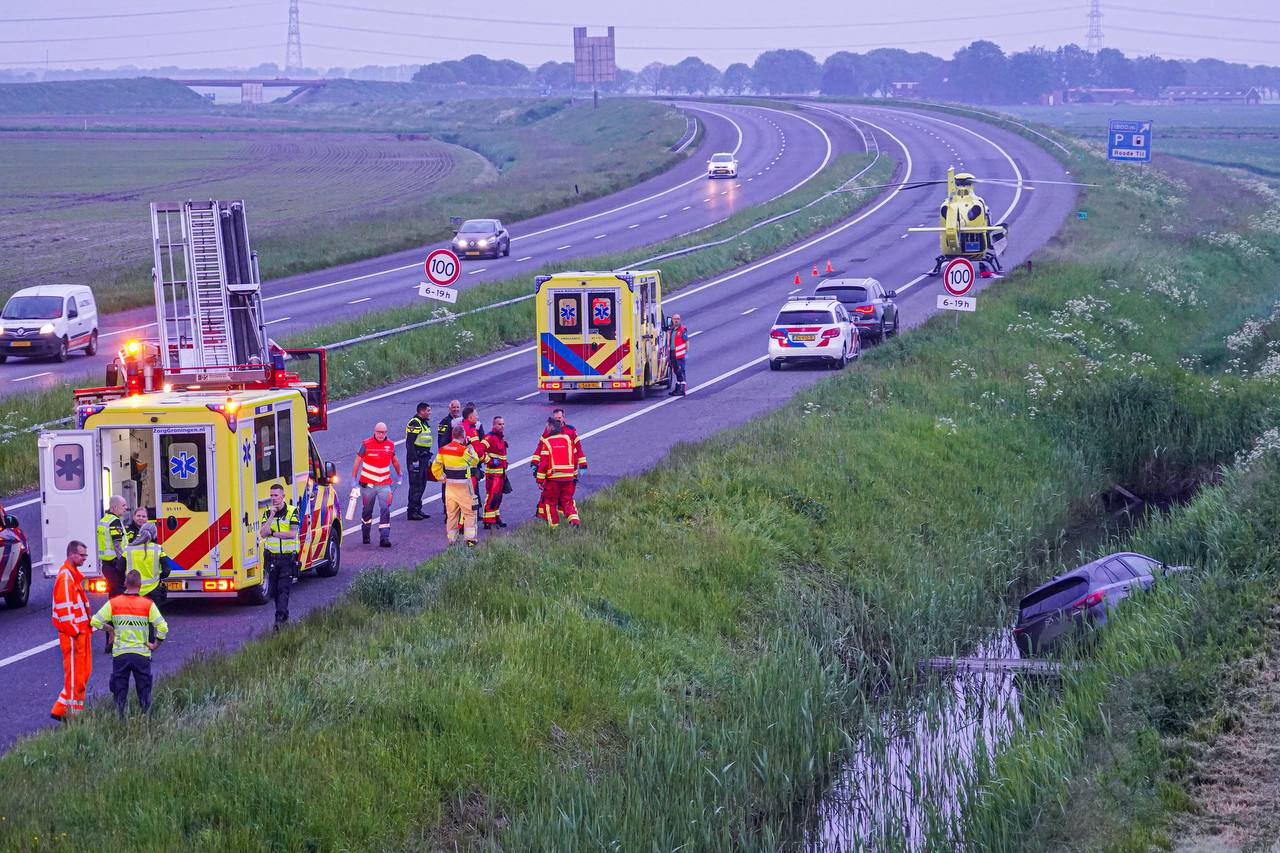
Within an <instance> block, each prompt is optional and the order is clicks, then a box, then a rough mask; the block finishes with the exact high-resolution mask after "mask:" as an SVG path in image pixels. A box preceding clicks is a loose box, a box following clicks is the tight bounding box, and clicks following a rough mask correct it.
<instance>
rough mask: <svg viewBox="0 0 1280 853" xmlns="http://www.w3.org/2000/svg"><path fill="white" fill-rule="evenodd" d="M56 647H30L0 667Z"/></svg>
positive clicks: (43, 645) (47, 644)
mask: <svg viewBox="0 0 1280 853" xmlns="http://www.w3.org/2000/svg"><path fill="white" fill-rule="evenodd" d="M15 506H16V504H15ZM57 645H58V641H57V640H50V641H49V642H47V643H41V644H40V645H38V646H32V647H31V648H29V649H27V650H26V651H25V652H18V653H17V654H16V655H9V656H8V657H7V658H4V659H3V660H0V667H5V666H8V665H9V664H11V663H17V662H18V661H20V660H26V659H27V658H29V657H31V656H32V655H38V654H40V653H41V652H43V651H45V650H46V649H52V648H55V647H57Z"/></svg>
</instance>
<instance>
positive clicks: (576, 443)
mask: <svg viewBox="0 0 1280 853" xmlns="http://www.w3.org/2000/svg"><path fill="white" fill-rule="evenodd" d="M552 421H555V422H556V423H558V424H559V425H560V431H561V432H563V433H564V434H565V435H567V436H569V438H570V439H572V440H573V447H574V452H575V453H576V454H577V456H578V473H579V474H581V473H582V472H583V471H585V470H587V454H586V452H585V451H584V450H583V449H582V441H581V439H579V438H578V430H577V429H576V428H575V427H574V426H573V424H570V423H566V422H565V419H564V409H561V408H556V409H552V410H551V417H550V419H549V420H548V421H547V426H546V427H544V428H543V430H542V438H546V437H547V436H549V435H551V422H552ZM541 449H542V444H541V439H539V444H538V446H537V447H535V448H534V449H533V456H532V457H531V458H530V462H529V471H530V473H532V474H534V476H535V478H536V476H537V473H538V452H539V451H540V450H541ZM534 514H535V515H536V516H537V517H538V518H546V515H545V514H544V513H543V505H542V501H538V506H537V509H536V510H535V511H534ZM573 514H574V516H575V517H576V516H577V514H578V509H577V506H576V505H575V506H574V510H573Z"/></svg>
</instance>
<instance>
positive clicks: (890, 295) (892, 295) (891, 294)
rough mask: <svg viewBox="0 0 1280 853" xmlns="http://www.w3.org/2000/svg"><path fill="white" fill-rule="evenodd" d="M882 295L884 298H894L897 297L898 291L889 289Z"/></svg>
mask: <svg viewBox="0 0 1280 853" xmlns="http://www.w3.org/2000/svg"><path fill="white" fill-rule="evenodd" d="M884 297H885V299H896V298H897V297H898V291H896V290H890V291H888V292H887V293H885V295H884Z"/></svg>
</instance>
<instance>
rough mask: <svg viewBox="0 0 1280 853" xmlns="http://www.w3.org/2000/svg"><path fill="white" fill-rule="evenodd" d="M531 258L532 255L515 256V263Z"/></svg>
mask: <svg viewBox="0 0 1280 853" xmlns="http://www.w3.org/2000/svg"><path fill="white" fill-rule="evenodd" d="M531 260H533V255H525V256H524V257H523V258H516V263H517V264H518V263H520V262H521V261H531Z"/></svg>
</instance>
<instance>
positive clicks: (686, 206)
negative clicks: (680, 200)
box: [680, 204, 693, 211]
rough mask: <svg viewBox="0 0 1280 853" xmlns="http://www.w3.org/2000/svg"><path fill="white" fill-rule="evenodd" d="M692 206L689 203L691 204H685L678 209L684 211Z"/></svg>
mask: <svg viewBox="0 0 1280 853" xmlns="http://www.w3.org/2000/svg"><path fill="white" fill-rule="evenodd" d="M692 207H693V205H691V204H686V205H685V206H684V207H682V208H680V210H681V211H685V210H689V209H691V208H692Z"/></svg>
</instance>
